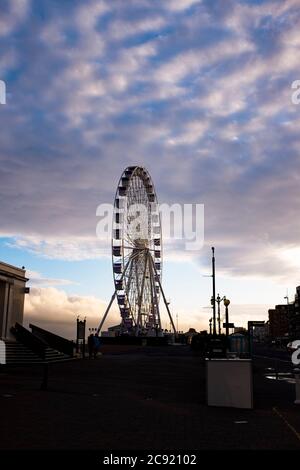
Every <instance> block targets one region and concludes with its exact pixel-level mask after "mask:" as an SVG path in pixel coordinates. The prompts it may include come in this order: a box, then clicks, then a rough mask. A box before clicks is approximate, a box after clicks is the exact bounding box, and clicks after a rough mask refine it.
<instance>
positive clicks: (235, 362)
mask: <svg viewBox="0 0 300 470" xmlns="http://www.w3.org/2000/svg"><path fill="white" fill-rule="evenodd" d="M206 386H207V404H208V405H209V406H226V407H232V408H248V409H252V408H253V381H252V360H251V359H206Z"/></svg>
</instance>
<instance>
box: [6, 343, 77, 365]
mask: <svg viewBox="0 0 300 470" xmlns="http://www.w3.org/2000/svg"><path fill="white" fill-rule="evenodd" d="M4 343H5V349H6V364H7V365H9V364H11V365H13V364H15V365H16V364H20V365H22V364H41V363H44V362H48V363H51V362H58V361H60V360H66V359H69V358H70V356H67V355H66V354H64V353H61V352H59V351H56V350H55V349H52V348H49V347H46V348H45V356H44V358H42V357H41V356H39V355H38V354H36V353H35V352H33V351H31V350H30V349H29V348H28V347H27V346H25V345H24V344H22V343H20V342H19V341H4Z"/></svg>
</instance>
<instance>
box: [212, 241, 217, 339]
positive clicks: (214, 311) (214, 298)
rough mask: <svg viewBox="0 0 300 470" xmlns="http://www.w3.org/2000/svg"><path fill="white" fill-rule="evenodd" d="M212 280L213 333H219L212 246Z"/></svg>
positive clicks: (213, 250)
mask: <svg viewBox="0 0 300 470" xmlns="http://www.w3.org/2000/svg"><path fill="white" fill-rule="evenodd" d="M211 251H212V282H213V285H212V287H213V295H212V299H211V303H212V308H213V334H214V335H215V334H216V333H217V329H216V269H215V248H214V247H213V246H212V248H211Z"/></svg>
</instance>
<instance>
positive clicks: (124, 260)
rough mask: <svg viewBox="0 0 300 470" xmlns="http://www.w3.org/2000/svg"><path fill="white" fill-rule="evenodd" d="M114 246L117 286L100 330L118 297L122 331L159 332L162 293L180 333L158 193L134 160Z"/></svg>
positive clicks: (118, 209)
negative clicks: (165, 271)
mask: <svg viewBox="0 0 300 470" xmlns="http://www.w3.org/2000/svg"><path fill="white" fill-rule="evenodd" d="M111 246H112V268H113V277H114V286H115V290H114V293H113V296H112V298H111V301H110V303H109V305H108V307H107V309H106V311H105V313H104V316H103V318H102V320H101V323H100V325H99V328H98V331H101V329H102V326H103V324H104V322H105V319H106V317H107V315H108V312H109V310H110V308H111V306H112V304H113V301H114V300H115V298H116V299H117V302H118V305H119V310H120V315H121V333H126V334H132V335H136V336H138V335H140V334H143V335H145V334H146V335H147V334H149V335H150V334H152V335H153V333H154V332H155V333H156V334H158V333H159V332H161V331H162V325H161V316H160V309H159V300H160V296H162V298H163V301H164V303H165V306H166V309H167V312H168V315H169V319H170V323H171V325H172V329H173V331H174V333H176V329H175V325H174V322H173V319H172V316H171V313H170V310H169V306H168V302H167V300H166V297H165V294H164V291H163V288H162V283H161V281H162V261H163V258H162V232H161V220H160V213H159V207H158V202H157V196H156V193H155V189H154V185H153V182H152V179H151V177H150V175H149V173H148V171H147V170H146V169H145V168H143V167H139V166H129V167H127V168H126V169H125V170H124V172H123V173H122V175H121V178H120V180H119V183H118V186H117V190H116V195H115V201H114V211H113V230H112V243H111Z"/></svg>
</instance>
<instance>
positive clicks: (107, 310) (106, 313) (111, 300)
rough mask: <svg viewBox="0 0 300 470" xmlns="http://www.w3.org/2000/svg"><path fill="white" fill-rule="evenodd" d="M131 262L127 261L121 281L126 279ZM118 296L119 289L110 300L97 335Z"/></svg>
mask: <svg viewBox="0 0 300 470" xmlns="http://www.w3.org/2000/svg"><path fill="white" fill-rule="evenodd" d="M129 262H130V260H128V261H127V264H126V266H125V269H124V272H123V274H122V276H121V279H120V280H121V281H122V280H123V278H124V276H125V273H126V271H127V268H128V266H129ZM116 295H117V289H115V291H114V293H113V295H112V297H111V299H110V302H109V304H108V307H107V309H106V310H105V313H104V315H103V318H102V320H101V323H100V325H99V326H98V328H97V333H98V334H99V332H100V331H101V328H102V326H103V323H104V322H105V320H106V317H107V315H108V312H109V311H110V307H111V306H112V303H113V301H114V300H115V297H116Z"/></svg>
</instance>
